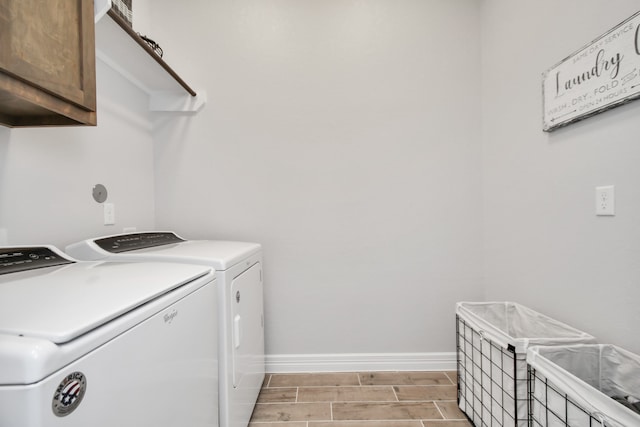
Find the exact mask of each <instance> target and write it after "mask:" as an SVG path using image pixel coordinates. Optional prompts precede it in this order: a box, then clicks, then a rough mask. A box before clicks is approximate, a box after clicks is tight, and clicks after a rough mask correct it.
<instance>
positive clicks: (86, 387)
mask: <svg viewBox="0 0 640 427" xmlns="http://www.w3.org/2000/svg"><path fill="white" fill-rule="evenodd" d="M215 286H216V282H215V280H214V272H213V270H212V269H211V268H208V267H203V266H196V265H187V264H185V265H181V264H175V263H171V264H169V263H135V264H134V263H104V262H77V261H76V260H73V259H71V258H70V257H67V256H65V255H64V254H63V253H62V252H61V251H59V250H58V249H56V248H55V247H53V246H46V245H44V246H38V247H12V248H7V247H2V248H0V426H2V427H87V426H91V427H113V426H123V427H141V426H144V427H175V426H190V427H191V426H199V427H217V426H218V410H217V401H218V382H217V376H218V352H217V343H216V340H215V339H203V336H206V337H216V333H217V316H216V315H215V311H214V310H212V309H211V303H210V302H211V301H212V300H215V298H216V297H217V291H216V289H215Z"/></svg>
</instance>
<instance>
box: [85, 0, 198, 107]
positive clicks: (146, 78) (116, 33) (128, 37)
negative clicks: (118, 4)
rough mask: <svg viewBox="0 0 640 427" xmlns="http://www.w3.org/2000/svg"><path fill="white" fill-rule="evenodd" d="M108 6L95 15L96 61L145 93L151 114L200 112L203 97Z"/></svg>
mask: <svg viewBox="0 0 640 427" xmlns="http://www.w3.org/2000/svg"><path fill="white" fill-rule="evenodd" d="M109 4H110V2H107V4H105V6H103V8H106V10H107V11H106V13H104V11H103V12H102V14H103V15H104V16H102V17H100V16H98V15H96V19H97V22H96V58H97V59H98V60H100V61H102V62H103V63H104V64H106V65H108V66H109V67H111V68H112V69H114V70H115V71H117V72H118V73H120V74H121V75H122V76H123V77H125V78H126V79H127V80H129V81H131V82H132V83H133V84H134V85H136V86H137V87H139V88H140V89H142V90H143V91H144V92H146V93H147V94H148V95H149V109H150V110H151V111H198V110H200V109H201V108H202V107H203V106H204V104H205V103H206V93H204V92H203V91H200V92H199V93H196V91H195V90H193V89H192V88H191V87H190V86H189V85H188V84H187V83H186V82H185V81H184V80H183V79H182V78H181V77H180V76H179V75H178V74H177V73H176V72H175V71H174V70H173V69H172V68H171V67H170V66H169V65H168V64H167V63H166V62H165V61H164V60H163V59H162V58H161V57H160V56H159V55H157V54H156V53H155V52H154V51H153V49H151V47H150V46H149V45H148V44H147V43H146V42H145V41H144V40H143V39H142V38H141V37H140V36H139V35H138V34H137V33H136V32H135V31H133V29H132V28H131V27H130V26H129V25H128V24H127V23H126V22H125V21H124V20H123V19H122V18H120V16H118V15H117V14H116V13H115V12H114V11H112V10H111V9H110V7H107V6H108V5H109Z"/></svg>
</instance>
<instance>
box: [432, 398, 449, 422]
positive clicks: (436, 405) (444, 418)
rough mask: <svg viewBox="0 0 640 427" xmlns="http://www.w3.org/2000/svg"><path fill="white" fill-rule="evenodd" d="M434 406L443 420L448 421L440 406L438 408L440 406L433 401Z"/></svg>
mask: <svg viewBox="0 0 640 427" xmlns="http://www.w3.org/2000/svg"><path fill="white" fill-rule="evenodd" d="M433 406H435V407H436V409H437V410H438V413H440V416H441V417H442V419H443V420H446V419H447V418H446V417H445V416H444V414H443V413H442V411H441V410H440V406H438V404H437V403H436V401H435V400H434V401H433Z"/></svg>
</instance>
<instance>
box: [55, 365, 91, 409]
mask: <svg viewBox="0 0 640 427" xmlns="http://www.w3.org/2000/svg"><path fill="white" fill-rule="evenodd" d="M86 390H87V379H86V377H85V376H84V374H83V373H82V372H77V371H76V372H73V373H71V374H69V375H67V376H66V377H64V379H63V380H62V382H61V383H60V385H59V386H58V388H57V389H56V392H55V393H54V395H53V402H52V403H51V409H52V410H53V413H54V414H55V415H56V416H58V417H65V416H67V415H69V414H70V413H72V412H73V411H75V410H76V408H77V407H78V405H80V402H82V398H83V397H84V392H85V391H86Z"/></svg>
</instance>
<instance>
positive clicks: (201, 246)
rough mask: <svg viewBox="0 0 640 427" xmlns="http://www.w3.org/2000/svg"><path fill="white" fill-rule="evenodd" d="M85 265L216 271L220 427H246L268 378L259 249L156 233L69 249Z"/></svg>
mask: <svg viewBox="0 0 640 427" xmlns="http://www.w3.org/2000/svg"><path fill="white" fill-rule="evenodd" d="M66 252H67V253H68V254H70V255H71V256H73V257H75V258H78V259H84V260H110V261H129V262H131V261H162V262H179V263H192V264H198V265H203V266H209V267H211V268H214V269H215V270H216V279H217V282H218V284H219V285H218V287H217V289H218V309H217V313H218V325H219V331H218V334H219V342H218V348H219V359H220V372H219V380H220V383H219V384H220V388H219V399H220V401H219V412H220V426H221V427H247V425H248V424H249V420H250V418H251V414H252V412H253V408H254V406H255V403H256V401H257V398H258V394H259V392H260V388H261V386H262V382H263V380H264V376H265V360H264V314H263V313H264V312H263V283H262V250H261V246H260V245H259V244H257V243H246V242H230V241H216V240H185V239H182V238H181V237H179V236H178V235H176V234H175V233H173V232H166V231H164V232H163V231H156V232H144V233H131V234H120V235H114V236H107V237H100V238H95V239H89V240H85V241H82V242H78V243H75V244H72V245H70V246H67V248H66Z"/></svg>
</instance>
